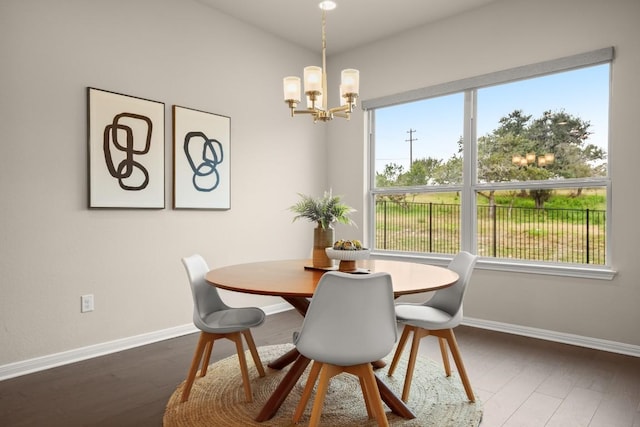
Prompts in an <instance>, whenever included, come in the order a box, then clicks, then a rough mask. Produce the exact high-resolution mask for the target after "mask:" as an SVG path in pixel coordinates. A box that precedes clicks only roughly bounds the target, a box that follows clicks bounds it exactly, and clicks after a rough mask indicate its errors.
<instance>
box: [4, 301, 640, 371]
mask: <svg viewBox="0 0 640 427" xmlns="http://www.w3.org/2000/svg"><path fill="white" fill-rule="evenodd" d="M291 308H292V307H291V305H290V304H288V303H286V302H282V303H280V304H274V305H270V306H268V307H263V308H262V309H263V310H264V312H265V313H266V314H267V315H270V314H276V313H280V312H283V311H287V310H291ZM462 323H463V324H464V325H467V326H472V327H475V328H481V329H489V330H493V331H497V332H506V333H509V334H515V335H522V336H526V337H531V338H538V339H542V340H547V341H554V342H559V343H564V344H571V345H577V346H580V347H587V348H593V349H596V350H603V351H608V352H612V353H619V354H626V355H629V356H635V357H640V346H636V345H630V344H624V343H619V342H615V341H607V340H601V339H597V338H589V337H583V336H580V335H573V334H565V333H561V332H555V331H549V330H545V329H536V328H530V327H527V326H518V325H512V324H508V323H500V322H493V321H490V320H482V319H474V318H469V317H465V319H464V321H463V322H462ZM195 332H198V329H197V328H196V327H195V326H194V325H193V323H190V324H187V325H182V326H176V327H173V328H168V329H163V330H160V331H154V332H149V333H147V334H142V335H136V336H132V337H127V338H122V339H119V340H114V341H108V342H104V343H100V344H95V345H90V346H87V347H81V348H77V349H73V350H69V351H64V352H61V353H55V354H50V355H47V356H42V357H36V358H33V359H28V360H23V361H20V362H15V363H9V364H7V365H2V366H0V381H2V380H7V379H9V378H14V377H18V376H21V375H26V374H30V373H33V372H38V371H44V370H46V369H51V368H55V367H56V366H62V365H67V364H69V363H74V362H79V361H81V360H86V359H91V358H94V357H98V356H104V355H106V354H111V353H117V352H119V351H123V350H128V349H130V348H134V347H139V346H143V345H147V344H152V343H155V342H159V341H164V340H167V339H171V338H176V337H180V336H183V335H187V334H191V333H195Z"/></svg>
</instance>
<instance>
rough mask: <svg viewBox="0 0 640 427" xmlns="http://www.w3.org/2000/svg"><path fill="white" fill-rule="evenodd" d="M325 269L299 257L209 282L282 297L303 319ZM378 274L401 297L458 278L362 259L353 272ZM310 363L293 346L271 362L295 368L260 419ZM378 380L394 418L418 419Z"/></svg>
mask: <svg viewBox="0 0 640 427" xmlns="http://www.w3.org/2000/svg"><path fill="white" fill-rule="evenodd" d="M326 271H328V269H315V268H312V267H311V261H310V260H307V259H296V260H282V261H264V262H253V263H246V264H236V265H230V266H226V267H221V268H216V269H213V270H211V271H209V272H208V273H207V274H206V276H205V278H206V280H207V282H209V283H210V284H212V285H214V286H216V287H218V288H221V289H227V290H230V291H235V292H243V293H249V294H256V295H269V296H279V297H282V298H283V299H284V300H285V301H287V302H288V303H289V304H291V305H292V306H293V307H294V308H295V309H296V310H297V311H298V312H299V313H300V314H301V315H302V316H304V315H305V314H306V312H307V309H308V307H309V304H310V302H309V300H308V298H310V297H313V293H314V292H315V289H316V286H317V284H318V281H319V280H320V278H321V277H322V275H323V274H324V273H325V272H326ZM375 272H386V273H389V274H390V275H391V279H392V282H393V293H394V296H395V297H396V298H397V297H399V296H402V295H408V294H414V293H421V292H429V291H435V290H438V289H442V288H446V287H448V286H451V285H453V284H454V283H456V281H457V280H458V274H457V273H455V272H454V271H452V270H449V269H447V268H444V267H438V266H433V265H427V264H418V263H414V262H405V261H392V260H374V259H368V260H359V261H358V269H357V270H356V271H355V272H353V274H367V273H375ZM309 363H310V360H309V359H307V358H306V357H304V356H303V355H301V354H300V353H298V351H297V350H296V349H295V348H294V349H292V350H290V351H289V352H287V353H285V354H284V355H282V356H281V357H279V358H278V359H276V360H274V361H271V362H270V363H269V364H268V366H269V367H270V368H273V369H282V368H284V367H286V366H287V365H289V364H292V366H291V368H290V369H289V371H288V372H287V374H286V375H285V376H284V377H283V379H282V381H281V382H280V384H279V385H278V387H276V389H275V390H274V392H273V393H272V394H271V396H270V398H269V399H268V400H267V402H266V403H265V404H264V406H263V407H262V410H261V411H260V413H259V414H258V416H257V417H256V421H259V422H262V421H267V420H269V419H271V418H272V417H273V416H274V415H275V414H276V412H277V411H278V409H279V408H280V406H281V405H282V403H283V402H284V400H285V399H286V398H287V396H288V395H289V393H290V392H291V390H292V389H293V387H294V386H295V384H296V383H297V381H298V380H299V379H300V377H301V376H302V374H303V373H304V371H305V369H306V368H307V366H308V365H309ZM380 366H384V365H383V364H377V365H376V364H374V367H380ZM376 381H377V384H378V388H379V390H380V396H381V397H382V400H383V401H384V402H385V403H386V404H387V406H388V407H389V408H390V409H391V410H392V411H393V412H394V413H395V414H397V415H399V416H402V417H404V418H409V419H411V418H415V415H414V414H413V413H412V412H411V410H410V409H409V408H408V407H407V406H406V405H405V403H404V402H403V401H402V400H401V399H400V398H398V397H397V396H396V395H395V394H394V393H393V392H392V391H391V390H390V389H389V388H388V387H387V386H386V384H385V383H384V382H382V381H381V380H380V379H378V378H377V377H376Z"/></svg>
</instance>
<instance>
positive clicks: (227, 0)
mask: <svg viewBox="0 0 640 427" xmlns="http://www.w3.org/2000/svg"><path fill="white" fill-rule="evenodd" d="M198 1H199V2H201V3H203V4H205V5H207V6H209V7H212V8H214V9H216V10H218V11H220V12H222V13H224V14H226V15H229V16H232V17H234V18H236V19H238V20H240V21H243V22H246V23H248V24H251V25H253V26H256V27H258V28H261V29H263V30H265V31H267V32H269V33H272V34H275V35H277V36H279V37H281V38H283V39H285V40H288V41H290V42H293V43H296V44H298V45H300V46H302V47H305V48H307V49H311V50H314V51H317V52H320V50H321V45H322V39H321V34H322V32H321V22H322V11H321V10H320V8H319V7H318V3H319V2H320V0H198ZM335 1H336V3H337V5H338V6H337V7H336V8H335V9H334V10H332V11H329V12H327V15H326V25H327V55H329V54H336V53H340V52H344V51H346V50H349V49H353V48H356V47H359V46H363V45H366V44H369V43H371V42H374V41H376V40H380V39H383V38H387V37H390V36H393V35H395V34H398V33H401V32H403V31H406V30H409V29H411V28H415V27H419V26H423V25H425V24H428V23H431V22H434V21H438V20H441V19H444V18H447V17H449V16H452V15H456V14H459V13H462V12H465V11H468V10H471V9H475V8H477V7H481V6H483V5H485V4H488V3H491V2H493V1H495V0H390V1H383V0H335Z"/></svg>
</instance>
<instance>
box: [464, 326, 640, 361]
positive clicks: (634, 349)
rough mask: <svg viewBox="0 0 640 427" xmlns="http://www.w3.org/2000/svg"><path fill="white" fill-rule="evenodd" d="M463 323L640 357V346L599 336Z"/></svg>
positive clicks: (523, 327)
mask: <svg viewBox="0 0 640 427" xmlns="http://www.w3.org/2000/svg"><path fill="white" fill-rule="evenodd" d="M462 324H463V325H467V326H472V327H475V328H481V329H489V330H492V331H497V332H505V333H508V334H514V335H522V336H525V337H531V338H538V339H541V340H546V341H553V342H559V343H562V344H570V345H577V346H579V347H586V348H593V349H595V350H602V351H608V352H611V353H619V354H626V355H628V356H635V357H640V346H637V345H631V344H625V343H621V342H616V341H608V340H602V339H599V338H591V337H584V336H581V335H574V334H567V333H562V332H556V331H549V330H546V329H537V328H530V327H528V326H519V325H512V324H509V323H501V322H494V321H491V320H482V319H474V318H469V317H465V318H464V320H463V322H462Z"/></svg>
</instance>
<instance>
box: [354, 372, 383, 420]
mask: <svg viewBox="0 0 640 427" xmlns="http://www.w3.org/2000/svg"><path fill="white" fill-rule="evenodd" d="M360 366H361V369H362V377H361V379H362V380H363V381H362V382H364V383H365V387H366V390H367V392H366V394H367V399H368V401H369V403H368V404H367V407H371V410H372V412H373V414H374V416H375V418H376V420H377V421H378V426H379V427H389V421H388V420H387V414H385V413H384V407H383V406H382V399H381V398H380V391H379V390H378V384H377V383H376V378H375V374H374V373H373V367H372V366H371V364H370V363H366V364H364V365H360Z"/></svg>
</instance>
